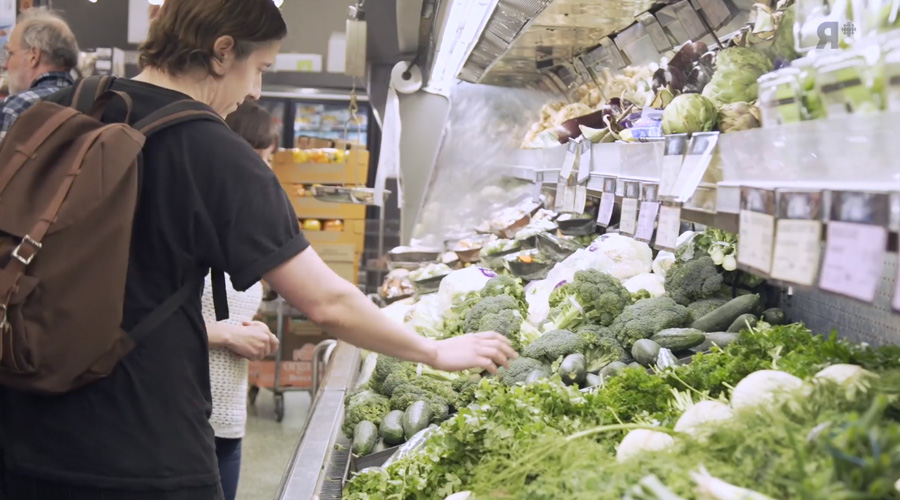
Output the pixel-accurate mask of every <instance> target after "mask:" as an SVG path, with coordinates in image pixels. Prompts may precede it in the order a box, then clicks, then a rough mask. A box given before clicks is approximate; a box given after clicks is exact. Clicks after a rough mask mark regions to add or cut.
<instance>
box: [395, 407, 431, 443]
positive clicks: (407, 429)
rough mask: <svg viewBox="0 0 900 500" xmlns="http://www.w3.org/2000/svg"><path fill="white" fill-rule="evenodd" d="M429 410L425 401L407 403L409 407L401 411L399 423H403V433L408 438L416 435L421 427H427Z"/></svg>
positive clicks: (429, 415)
mask: <svg viewBox="0 0 900 500" xmlns="http://www.w3.org/2000/svg"><path fill="white" fill-rule="evenodd" d="M431 417H432V415H431V410H430V409H428V404H427V403H425V401H416V402H415V403H413V404H411V405H409V408H407V409H406V411H405V412H403V418H402V419H401V424H402V425H403V435H404V436H405V437H406V439H409V438H411V437H413V436H415V435H416V433H418V432H419V431H421V430H422V429H424V428H426V427H428V424H429V423H430V422H431Z"/></svg>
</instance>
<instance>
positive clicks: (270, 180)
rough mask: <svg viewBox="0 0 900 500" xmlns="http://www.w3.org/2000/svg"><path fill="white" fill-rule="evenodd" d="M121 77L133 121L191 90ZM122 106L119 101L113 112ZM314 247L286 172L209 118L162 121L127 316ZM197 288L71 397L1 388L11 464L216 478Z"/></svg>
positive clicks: (64, 98) (93, 478)
mask: <svg viewBox="0 0 900 500" xmlns="http://www.w3.org/2000/svg"><path fill="white" fill-rule="evenodd" d="M113 88H114V89H115V90H121V91H123V92H127V93H128V94H130V95H131V97H132V99H133V101H134V108H133V111H132V115H131V121H132V123H135V122H136V121H137V120H140V119H141V118H143V117H145V116H147V115H149V114H150V113H152V112H154V111H156V110H158V109H160V108H162V107H163V106H165V105H167V104H170V103H172V102H175V101H177V100H180V99H187V98H188V97H187V96H185V95H183V94H181V93H178V92H173V91H170V90H166V89H163V88H160V87H156V86H153V85H149V84H145V83H140V82H134V81H129V80H117V81H116V82H115V83H114V87H113ZM71 94H72V89H67V90H65V91H62V92H60V93H57V94H55V95H54V96H52V97H51V98H50V100H53V101H55V102H61V103H64V104H67V103H68V101H70V100H71ZM116 101H118V100H114V101H113V102H114V103H115V102H116ZM113 106H114V105H113ZM119 111H121V110H117V109H115V108H114V107H113V108H111V109H110V111H109V112H108V113H107V115H109V116H116V113H117V112H119ZM120 116H124V112H123V113H122V114H121V115H120ZM308 246H309V243H308V242H307V240H306V238H305V237H304V236H303V234H302V233H301V232H300V228H299V225H298V223H297V217H296V216H295V214H294V211H293V209H292V207H291V204H290V201H289V200H288V198H287V195H286V194H285V193H284V191H283V190H282V188H281V186H280V185H279V183H278V180H277V178H276V177H275V175H274V174H273V173H272V171H271V170H270V169H269V168H268V167H267V166H266V165H265V163H264V162H263V161H262V160H261V159H260V158H259V156H258V155H257V154H256V153H255V152H254V151H253V150H252V149H251V148H250V146H249V145H248V144H247V143H246V142H245V141H244V140H243V139H241V138H240V137H239V136H237V135H236V134H235V133H233V132H232V131H231V130H230V129H228V128H227V127H226V126H225V125H224V124H218V123H214V122H211V121H196V122H190V123H184V124H180V125H176V126H174V127H172V128H169V129H166V130H163V131H161V132H159V133H158V134H156V135H154V136H152V137H150V138H149V139H148V141H147V143H146V145H145V148H144V152H143V167H142V187H141V193H140V198H139V201H138V208H137V212H136V214H135V222H134V239H133V247H132V251H131V260H130V264H129V270H128V280H127V285H126V296H125V311H124V320H123V327H124V328H125V329H126V330H127V329H129V328H130V327H132V326H133V325H135V324H136V323H137V322H139V321H140V320H141V319H142V318H143V317H144V316H145V315H146V314H147V313H149V312H150V311H152V310H153V309H154V308H156V307H157V306H158V305H159V304H161V303H162V302H163V301H164V300H165V299H166V298H167V297H169V296H171V295H172V294H173V293H175V292H176V291H177V290H178V289H179V288H180V287H181V286H182V285H183V284H184V283H187V282H188V280H190V279H191V278H192V277H195V276H197V273H202V272H203V271H204V270H205V269H209V268H210V267H214V268H218V269H222V270H223V271H225V272H227V273H228V274H230V275H231V278H232V281H233V284H234V286H235V288H236V289H238V290H245V289H247V288H248V287H250V286H251V285H252V284H254V283H255V282H257V281H258V280H259V279H260V278H261V277H262V276H263V275H264V274H265V273H267V272H268V271H270V270H272V269H273V268H275V267H277V266H278V265H280V264H282V263H283V262H285V261H286V260H288V259H290V258H291V257H293V256H295V255H297V254H298V253H300V252H302V251H303V250H305V249H306V248H307V247H308ZM200 293H201V290H199V289H198V290H197V293H196V296H195V298H192V299H191V300H189V301H188V302H187V303H186V304H185V305H184V306H182V308H181V309H180V310H179V311H177V312H176V313H175V314H173V315H172V316H171V317H169V318H168V319H167V320H166V321H165V322H163V324H162V325H161V326H160V327H159V328H158V330H157V331H155V332H153V333H152V334H150V335H149V336H148V337H147V338H146V339H145V340H144V341H143V342H142V343H141V344H140V345H138V346H137V347H136V348H135V349H134V350H133V351H132V352H131V353H129V354H128V355H127V356H126V357H125V358H124V359H123V360H122V361H121V363H120V364H119V366H118V367H117V368H116V369H115V370H114V372H113V373H112V374H111V375H110V376H109V377H107V378H106V379H103V380H101V381H99V382H96V383H94V384H92V385H89V386H87V387H84V388H82V389H79V390H76V391H73V392H71V393H68V394H65V395H62V396H52V397H48V396H37V395H31V394H23V393H18V392H15V391H11V390H3V391H2V398H0V439H2V441H0V443H2V453H3V463H4V466H5V467H6V468H7V470H8V471H9V472H10V473H13V474H17V475H24V476H30V477H34V478H38V479H44V480H49V481H57V482H63V483H69V484H81V485H89V486H94V487H106V488H115V489H138V490H143V489H166V490H171V489H179V488H188V487H195V486H205V485H210V484H215V483H216V482H217V481H218V469H217V466H216V457H215V452H214V450H215V446H214V440H213V431H212V428H211V427H210V425H209V422H208V418H209V415H210V411H211V397H210V387H209V367H208V360H209V358H208V352H207V350H208V348H207V336H206V329H205V327H204V322H203V318H202V315H201V306H200ZM73 334H77V332H73Z"/></svg>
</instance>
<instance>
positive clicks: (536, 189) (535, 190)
mask: <svg viewBox="0 0 900 500" xmlns="http://www.w3.org/2000/svg"><path fill="white" fill-rule="evenodd" d="M543 188H544V173H543V172H535V173H534V186H532V188H531V201H533V202H535V203H538V202H540V201H541V190H542V189H543Z"/></svg>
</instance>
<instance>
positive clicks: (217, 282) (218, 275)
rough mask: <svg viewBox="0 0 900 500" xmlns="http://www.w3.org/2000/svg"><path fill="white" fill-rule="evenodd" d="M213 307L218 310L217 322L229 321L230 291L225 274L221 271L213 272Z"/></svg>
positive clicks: (214, 270)
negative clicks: (226, 284)
mask: <svg viewBox="0 0 900 500" xmlns="http://www.w3.org/2000/svg"><path fill="white" fill-rule="evenodd" d="M211 274H212V276H211V278H212V295H213V306H215V309H216V321H224V320H226V319H228V316H229V313H228V290H227V288H226V287H225V273H224V272H222V270H221V269H213V270H212V273H211Z"/></svg>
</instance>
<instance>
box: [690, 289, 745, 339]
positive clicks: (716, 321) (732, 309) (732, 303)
mask: <svg viewBox="0 0 900 500" xmlns="http://www.w3.org/2000/svg"><path fill="white" fill-rule="evenodd" d="M760 304H761V303H760V300H759V296H758V295H753V294H751V295H742V296H740V297H738V298H736V299H731V300H729V301H728V302H726V303H725V305H723V306H722V307H720V308H718V309H716V310H715V311H713V312H711V313H708V314H706V315H704V316H703V317H702V318H700V319H698V320H696V321H694V324H692V325H691V328H696V329H697V330H700V331H701V332H722V331H725V330H727V329H728V327H730V326H731V324H732V323H734V320H736V319H737V318H738V316H740V315H742V314H751V313H753V312H754V310H757V309H758V308H759V307H760Z"/></svg>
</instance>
